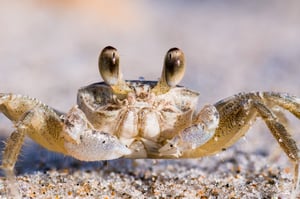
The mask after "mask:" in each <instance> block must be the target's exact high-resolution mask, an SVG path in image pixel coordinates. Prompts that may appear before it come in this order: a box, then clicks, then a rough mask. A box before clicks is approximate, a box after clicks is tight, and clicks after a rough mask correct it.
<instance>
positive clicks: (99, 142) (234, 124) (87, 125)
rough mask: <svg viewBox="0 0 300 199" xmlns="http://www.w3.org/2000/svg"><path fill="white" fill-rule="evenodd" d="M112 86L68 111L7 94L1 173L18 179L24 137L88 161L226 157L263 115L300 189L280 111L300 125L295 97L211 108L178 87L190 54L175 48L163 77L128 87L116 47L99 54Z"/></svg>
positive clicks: (93, 89)
mask: <svg viewBox="0 0 300 199" xmlns="http://www.w3.org/2000/svg"><path fill="white" fill-rule="evenodd" d="M99 71H100V74H101V76H102V78H103V80H104V82H100V83H94V84H91V85H89V86H86V87H83V88H81V89H79V92H78V95H77V105H75V106H74V107H72V108H71V110H70V111H69V112H68V113H66V114H65V113H62V112H60V111H57V110H55V109H53V108H51V107H49V106H47V105H45V104H43V103H41V102H40V101H39V100H37V99H35V98H30V97H27V96H23V95H16V94H5V93H0V112H2V113H3V114H4V115H6V116H7V117H8V118H9V119H10V120H11V121H13V123H14V124H15V131H14V132H13V133H12V134H11V136H10V138H8V140H7V143H6V147H5V149H4V153H3V158H2V165H1V168H2V169H3V170H4V171H5V173H6V175H7V177H9V178H11V176H13V169H14V165H15V163H16V161H17V158H18V155H19V152H20V149H21V146H22V144H23V141H24V137H25V136H26V135H27V136H29V137H30V138H32V139H33V140H34V141H36V142H37V143H38V144H40V145H41V146H43V147H45V148H46V149H48V150H50V151H54V152H58V153H62V154H65V155H69V156H72V157H74V158H76V159H79V160H83V161H97V160H110V159H116V158H121V157H124V158H198V157H203V156H207V155H212V154H215V153H218V152H219V151H222V150H224V149H226V148H227V147H230V146H231V145H232V144H234V143H235V142H236V141H237V140H238V139H239V138H241V137H242V136H243V135H244V134H245V133H246V132H247V130H248V128H249V127H250V126H251V124H252V123H253V122H254V121H255V119H256V118H257V117H261V118H262V119H263V120H264V121H265V123H266V125H267V126H268V128H269V129H270V131H271V133H272V135H273V136H274V137H275V139H276V140H277V142H278V143H279V145H280V146H281V148H282V149H283V150H284V152H285V153H286V155H287V156H288V157H289V159H290V160H291V161H292V162H293V163H295V178H294V181H295V182H294V183H295V187H294V188H295V190H296V189H298V186H299V185H298V184H299V177H298V175H299V172H298V169H299V153H298V151H299V150H298V148H297V144H296V142H295V141H294V140H293V138H292V137H291V135H290V134H289V133H288V131H287V130H286V128H285V126H284V124H285V117H284V116H283V114H282V113H281V112H280V111H278V107H280V108H283V109H286V110H288V111H290V112H291V113H292V114H294V115H295V116H296V117H297V118H299V119H300V99H299V98H297V97H295V96H292V95H290V94H287V93H277V92H250V93H240V94H237V95H234V96H232V97H229V98H226V99H224V100H221V101H219V102H217V103H215V104H213V105H206V106H204V107H203V108H202V109H201V110H200V111H199V112H198V113H197V111H196V105H197V100H198V96H199V94H198V93H197V92H194V91H191V90H188V89H187V88H184V87H182V86H178V85H177V84H178V83H179V82H180V80H181V79H182V77H183V74H184V71H185V60H184V54H183V52H182V51H181V50H179V49H178V48H172V49H170V50H169V51H168V52H167V54H166V56H165V59H164V67H163V70H162V75H161V78H160V80H159V81H158V82H156V81H142V80H134V81H124V80H123V79H122V76H121V72H120V67H119V55H118V52H117V50H116V49H115V48H113V47H110V46H108V47H106V48H104V49H103V50H102V52H101V54H100V56H99Z"/></svg>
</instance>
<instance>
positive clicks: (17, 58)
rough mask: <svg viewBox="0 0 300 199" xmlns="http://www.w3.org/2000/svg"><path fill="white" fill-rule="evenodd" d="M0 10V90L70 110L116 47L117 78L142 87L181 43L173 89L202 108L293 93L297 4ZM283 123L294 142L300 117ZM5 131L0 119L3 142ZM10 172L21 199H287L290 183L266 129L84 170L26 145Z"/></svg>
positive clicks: (297, 70) (29, 5) (0, 189)
mask: <svg viewBox="0 0 300 199" xmlns="http://www.w3.org/2000/svg"><path fill="white" fill-rule="evenodd" d="M1 3H2V5H1V7H0V27H1V33H0V44H1V47H0V92H13V93H20V94H26V95H29V96H32V97H36V98H38V99H40V100H41V101H43V102H44V103H46V104H49V105H50V106H52V107H55V108H56V109H59V110H62V111H67V110H68V109H69V108H70V107H71V106H72V105H74V104H75V102H76V92H77V89H78V88H80V87H81V86H84V85H88V84H90V83H93V82H97V81H101V78H100V77H99V74H98V69H97V58H98V54H99V52H100V50H101V49H102V48H103V47H105V46H106V45H113V46H115V47H116V48H118V49H119V52H120V55H121V65H122V70H123V75H124V78H126V79H137V78H139V77H144V78H145V79H150V80H157V79H158V77H159V76H160V73H161V66H162V60H163V56H164V54H165V52H166V51H167V50H168V49H169V48H171V47H174V46H177V47H180V48H181V49H182V50H183V51H184V52H185V55H186V60H187V70H186V76H185V78H184V79H183V81H182V83H181V84H182V85H185V86H187V87H189V88H191V89H193V90H197V91H199V92H200V94H201V98H200V102H199V107H201V106H203V105H204V104H207V103H215V102H217V101H218V100H220V99H223V98H225V97H228V96H231V95H233V94H236V93H239V92H248V91H257V90H259V91H260V90H270V91H284V92H289V93H292V94H295V95H297V96H300V91H299V85H300V78H299V74H300V67H299V63H300V54H299V52H300V39H299V35H300V25H299V17H300V12H299V6H300V5H299V2H298V1H285V2H282V1H279V0H278V1H264V2H261V1H251V2H246V1H240V2H239V3H237V2H235V1H228V2H226V3H223V2H212V1H201V2H196V1H193V2H189V3H186V2H181V1H172V2H171V1H170V2H158V1H157V2H156V1H151V2H146V1H145V2H144V1H141V2H139V1H114V2H110V3H108V2H104V1H96V0H93V1H89V2H88V3H87V2H84V1H73V2H72V1H43V2H40V1H35V0H30V1H26V2H18V1H15V0H12V1H6V0H4V1H3V2H1ZM288 117H289V118H291V120H292V122H291V132H292V135H293V136H294V137H295V140H297V141H298V143H299V141H300V136H299V135H298V134H297V131H298V129H299V125H300V123H299V120H298V121H297V120H295V119H294V118H293V117H292V116H291V115H288ZM12 126H13V125H12V124H11V123H10V122H9V121H8V120H7V119H6V118H5V117H4V116H3V115H0V141H5V139H6V138H7V137H8V136H9V134H10V133H11V132H12V130H13V127H12ZM3 147H4V145H0V150H2V149H3ZM0 160H1V158H0ZM16 173H17V180H18V184H19V188H20V190H21V193H22V197H24V198H288V197H289V195H290V191H291V189H292V185H293V182H292V181H293V168H292V164H290V162H289V161H288V159H287V158H286V156H285V154H284V153H283V152H282V150H281V149H280V147H279V145H278V144H277V143H276V141H275V140H274V139H273V138H272V136H271V134H270V133H269V130H268V129H267V128H266V127H265V126H264V125H263V122H262V121H258V122H257V124H256V125H254V127H253V128H251V130H250V131H249V133H248V134H247V136H246V137H245V138H242V139H241V140H240V141H239V142H238V143H237V144H235V145H234V146H233V147H231V148H230V149H228V150H227V151H224V152H222V153H220V154H218V155H216V156H212V157H205V158H202V159H193V160H143V159H141V160H127V159H120V160H114V161H104V162H95V163H84V162H81V161H78V160H74V159H72V158H69V157H64V156H62V155H58V154H54V153H50V152H47V151H46V150H44V149H42V148H41V147H39V146H38V145H36V144H34V143H33V142H32V141H31V140H27V141H26V143H25V145H24V147H23V150H22V154H21V156H20V158H19V161H18V162H17V165H16ZM5 182H6V178H5V177H4V176H3V175H2V176H0V195H1V198H6V195H4V192H5V190H6V188H5V186H4V184H3V183H5Z"/></svg>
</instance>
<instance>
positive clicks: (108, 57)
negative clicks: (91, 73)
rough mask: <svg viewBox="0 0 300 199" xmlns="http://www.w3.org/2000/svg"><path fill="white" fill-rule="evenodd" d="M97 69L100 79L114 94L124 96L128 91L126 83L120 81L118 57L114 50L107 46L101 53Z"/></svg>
mask: <svg viewBox="0 0 300 199" xmlns="http://www.w3.org/2000/svg"><path fill="white" fill-rule="evenodd" d="M98 67H99V72H100V75H101V77H102V79H103V80H104V82H105V83H106V84H108V85H110V86H111V88H112V89H113V90H114V92H115V93H119V94H126V93H128V92H129V91H130V88H129V87H128V86H127V84H126V82H125V81H124V80H122V73H121V69H120V56H119V54H118V51H117V49H116V48H114V47H112V46H107V47H105V48H104V49H103V50H102V51H101V53H100V56H99V60H98Z"/></svg>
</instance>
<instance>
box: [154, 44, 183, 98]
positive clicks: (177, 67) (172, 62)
mask: <svg viewBox="0 0 300 199" xmlns="http://www.w3.org/2000/svg"><path fill="white" fill-rule="evenodd" d="M184 72H185V58H184V54H183V52H182V51H181V50H180V49H179V48H171V49H170V50H169V51H168V52H167V54H166V56H165V59H164V66H163V71H162V75H161V78H160V80H159V82H158V83H157V85H156V86H155V87H154V88H153V90H152V91H153V92H154V93H156V94H163V93H166V92H168V91H169V90H170V89H171V88H172V87H175V86H176V85H177V84H178V83H179V82H180V81H181V80H182V78H183V75H184Z"/></svg>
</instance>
